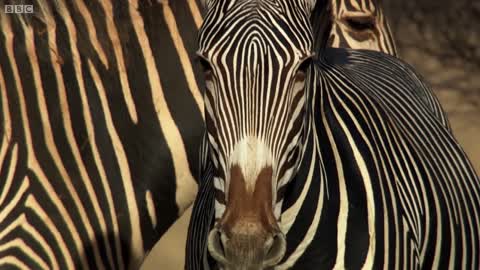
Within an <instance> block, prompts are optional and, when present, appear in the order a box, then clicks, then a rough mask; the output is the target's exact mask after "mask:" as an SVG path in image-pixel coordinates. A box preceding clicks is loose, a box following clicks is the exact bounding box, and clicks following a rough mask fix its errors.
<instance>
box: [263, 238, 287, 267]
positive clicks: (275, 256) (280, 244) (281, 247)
mask: <svg viewBox="0 0 480 270" xmlns="http://www.w3.org/2000/svg"><path fill="white" fill-rule="evenodd" d="M265 244H266V245H265V250H267V253H266V256H265V260H264V262H263V266H264V267H271V266H274V265H276V264H278V263H279V262H280V260H281V259H282V258H283V256H284V255H285V251H286V248H287V240H286V239H285V235H284V234H283V233H281V232H277V233H276V234H274V235H273V237H272V238H271V239H269V240H268V241H267V242H266V243H265Z"/></svg>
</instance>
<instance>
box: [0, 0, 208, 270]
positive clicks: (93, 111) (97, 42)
mask: <svg viewBox="0 0 480 270" xmlns="http://www.w3.org/2000/svg"><path fill="white" fill-rule="evenodd" d="M22 3H23V4H25V3H24V1H0V9H1V11H0V28H1V30H0V104H1V105H0V111H1V113H0V121H1V128H0V143H1V144H0V268H1V269H4V268H5V269H7V268H16V269H127V268H137V267H138V266H139V264H140V262H141V260H142V259H143V257H144V255H145V253H146V252H148V250H150V249H151V248H152V246H153V245H154V244H155V242H156V241H157V240H158V239H159V238H160V236H161V235H162V234H163V233H164V232H165V231H166V230H167V229H168V227H169V226H170V225H171V224H172V223H173V222H174V221H175V220H176V218H177V217H178V215H179V214H180V213H182V212H183V211H184V210H185V209H186V208H187V207H188V206H189V205H190V204H191V202H192V201H193V198H194V196H195V194H196V191H197V186H196V182H195V178H196V176H197V173H198V165H197V164H198V152H197V151H198V147H199V145H200V142H201V136H202V134H203V117H202V111H203V106H204V105H203V97H202V94H201V92H200V90H199V89H201V87H198V86H197V84H198V83H200V85H201V82H202V80H200V79H199V78H201V77H199V76H198V75H199V74H198V71H197V69H194V68H193V67H192V65H193V64H194V62H192V60H191V59H193V57H194V55H195V47H196V45H195V43H194V41H195V39H196V33H197V30H198V27H199V26H200V23H201V20H202V18H201V14H200V10H199V8H198V4H197V3H196V2H195V1H193V0H188V1H175V2H173V1H170V3H169V2H168V1H159V2H153V1H152V2H146V1H83V0H80V1H67V0H65V1H32V3H31V4H33V8H34V13H33V14H22V15H20V14H17V15H16V14H10V13H9V14H6V13H4V5H5V4H22Z"/></svg>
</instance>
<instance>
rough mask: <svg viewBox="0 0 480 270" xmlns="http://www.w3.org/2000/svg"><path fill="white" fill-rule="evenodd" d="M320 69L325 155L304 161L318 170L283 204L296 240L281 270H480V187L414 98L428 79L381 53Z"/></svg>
mask: <svg viewBox="0 0 480 270" xmlns="http://www.w3.org/2000/svg"><path fill="white" fill-rule="evenodd" d="M316 64H317V69H316V75H315V77H316V83H315V85H317V88H316V90H315V91H316V93H315V94H314V96H315V100H314V101H313V102H314V103H313V104H314V105H313V106H314V108H320V109H319V110H318V111H317V112H316V114H315V115H318V116H319V117H317V118H316V120H315V123H314V130H316V134H314V135H313V137H314V138H315V137H316V138H317V139H318V141H316V144H315V145H316V146H315V148H316V150H317V151H316V153H318V155H319V156H318V158H317V159H313V160H304V163H306V164H308V165H309V166H310V169H308V170H312V167H313V166H318V167H317V168H318V170H317V171H314V172H313V174H312V175H313V177H312V178H309V177H308V176H307V177H306V178H305V180H303V179H304V178H300V179H302V180H300V182H299V183H298V186H297V183H295V185H294V187H292V189H293V190H296V189H297V188H298V189H299V190H302V191H301V193H299V195H293V196H292V197H290V199H289V198H285V203H286V205H285V207H284V209H285V211H284V212H283V213H282V225H283V224H284V226H283V230H284V231H285V232H288V233H287V241H288V243H289V244H290V243H294V244H292V245H291V248H290V249H288V251H287V255H286V257H285V258H284V262H283V264H281V265H280V266H278V267H277V268H278V269H289V268H290V267H292V266H294V267H293V269H314V266H317V265H321V266H322V269H323V268H325V269H330V268H335V269H342V268H348V269H360V268H362V269H377V268H387V269H438V268H446V269H477V268H479V267H480V261H479V254H480V252H479V251H480V241H479V237H480V235H479V232H478V230H476V229H475V228H478V226H479V218H478V217H479V213H480V181H479V178H478V176H477V175H476V174H475V172H474V171H473V167H472V166H471V164H470V162H469V161H468V158H467V157H466V156H465V153H464V151H463V150H462V149H461V147H460V146H459V145H458V143H457V142H456V140H455V139H454V138H453V136H452V134H451V133H450V131H449V130H448V129H447V128H445V126H444V125H443V123H442V122H441V121H439V119H438V118H437V117H436V115H435V112H434V111H432V110H431V109H430V108H428V107H427V106H425V105H424V101H423V100H422V99H421V98H419V97H418V95H417V91H418V90H417V89H420V88H421V87H423V83H422V82H421V81H419V80H418V77H417V76H415V75H413V74H414V73H413V72H412V70H411V68H410V67H408V66H407V65H405V64H404V63H402V62H400V61H398V60H396V59H394V58H391V57H388V56H386V55H383V54H379V53H375V52H367V51H363V52H362V51H349V50H347V51H345V50H329V51H327V53H326V55H325V58H324V59H323V60H322V61H320V62H317V63H316ZM393 70H394V71H395V72H392V71H393ZM309 156H310V155H306V156H305V157H309ZM314 169H315V168H314ZM308 170H307V167H305V169H304V171H305V174H306V172H307V171H308ZM310 173H311V172H310V171H309V174H308V175H310ZM298 180H299V179H296V180H295V181H298ZM312 205H317V207H316V209H314V210H312V209H311V206H312ZM315 269H317V268H316V267H315Z"/></svg>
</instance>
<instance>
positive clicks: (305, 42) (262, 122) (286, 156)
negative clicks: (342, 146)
mask: <svg viewBox="0 0 480 270" xmlns="http://www.w3.org/2000/svg"><path fill="white" fill-rule="evenodd" d="M211 5H213V6H211V7H210V10H209V12H208V15H207V17H206V18H205V21H204V24H203V26H202V28H201V30H200V36H199V50H198V54H199V55H200V57H201V58H202V59H203V62H204V64H205V66H206V87H207V91H206V93H205V108H206V110H205V111H206V122H207V123H206V124H207V131H208V138H209V142H210V148H211V149H212V151H211V153H212V160H213V163H214V164H215V167H216V169H217V177H218V178H219V179H223V180H224V181H225V184H224V185H223V184H220V182H221V181H218V180H217V181H215V183H216V187H217V189H218V190H221V191H225V190H227V189H228V187H229V179H228V178H229V173H227V172H228V171H229V170H230V169H231V167H232V166H235V165H238V166H239V167H240V168H241V171H242V173H243V177H245V182H246V184H247V185H250V186H251V187H252V190H253V189H254V188H253V187H254V186H255V179H256V176H257V174H258V173H259V172H260V171H261V170H262V168H265V167H271V168H272V170H273V179H272V180H277V181H278V180H279V179H282V182H286V181H288V177H283V176H285V175H287V174H288V175H291V174H292V173H293V171H294V170H295V169H294V168H295V166H296V165H297V164H298V163H299V162H298V160H299V157H301V155H300V152H301V146H302V139H303V137H304V136H302V133H303V132H304V125H305V107H306V106H307V103H308V102H307V98H306V91H305V87H304V86H305V81H306V80H307V75H306V72H305V71H306V67H308V63H307V62H308V61H307V60H306V59H309V58H310V57H311V56H312V53H311V50H312V47H313V40H312V33H311V26H310V22H309V20H308V18H309V15H308V14H309V12H310V8H311V7H310V4H309V1H301V0H296V1H279V0H264V1H245V0H243V1H231V2H228V1H212V2H211ZM216 5H218V6H216ZM299 70H300V71H299ZM222 176H223V177H222ZM283 184H284V183H279V182H277V183H273V184H272V185H273V186H272V191H273V192H275V190H276V186H275V185H278V187H279V186H280V185H283ZM226 195H228V194H226ZM273 198H274V199H275V195H274V196H273ZM226 199H227V200H228V197H227V198H226ZM217 200H218V198H217Z"/></svg>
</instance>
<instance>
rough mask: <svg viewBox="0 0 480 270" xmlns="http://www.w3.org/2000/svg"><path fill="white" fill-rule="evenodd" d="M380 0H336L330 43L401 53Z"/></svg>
mask: <svg viewBox="0 0 480 270" xmlns="http://www.w3.org/2000/svg"><path fill="white" fill-rule="evenodd" d="M380 2H381V1H380V0H335V1H332V2H331V13H332V18H333V25H332V30H331V32H330V38H329V46H331V47H334V48H355V49H369V50H374V51H380V52H385V53H387V54H390V55H394V56H397V50H396V48H395V42H394V40H393V36H392V34H391V32H390V26H389V25H388V20H387V18H386V17H385V15H384V13H383V9H382V8H381V6H380Z"/></svg>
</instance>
